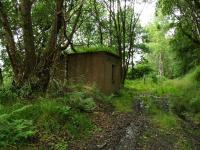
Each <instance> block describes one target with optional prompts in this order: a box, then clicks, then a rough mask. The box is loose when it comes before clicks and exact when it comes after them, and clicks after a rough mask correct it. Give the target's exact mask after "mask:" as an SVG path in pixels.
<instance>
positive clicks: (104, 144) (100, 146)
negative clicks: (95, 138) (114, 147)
mask: <svg viewBox="0 0 200 150" xmlns="http://www.w3.org/2000/svg"><path fill="white" fill-rule="evenodd" d="M106 145H107V143H106V142H105V143H102V144H98V145H97V147H98V148H99V149H102V148H104V147H105V146H106Z"/></svg>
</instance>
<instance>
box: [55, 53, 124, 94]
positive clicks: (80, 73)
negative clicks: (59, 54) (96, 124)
mask: <svg viewBox="0 0 200 150" xmlns="http://www.w3.org/2000/svg"><path fill="white" fill-rule="evenodd" d="M59 61H60V63H57V69H56V70H57V71H56V75H55V76H56V77H57V78H59V79H61V80H63V79H67V80H68V81H70V82H75V83H84V84H90V85H92V84H96V86H97V87H98V88H99V89H100V90H101V91H102V92H104V93H105V94H111V93H113V92H116V91H118V90H119V88H120V86H121V74H120V58H119V57H117V56H115V55H113V54H110V53H106V52H95V53H81V54H70V55H68V56H65V58H64V59H63V58H61V59H60V60H59Z"/></svg>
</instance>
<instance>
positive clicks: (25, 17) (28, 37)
mask: <svg viewBox="0 0 200 150" xmlns="http://www.w3.org/2000/svg"><path fill="white" fill-rule="evenodd" d="M31 7H32V3H31V1H30V0H21V5H20V8H21V9H20V10H21V15H22V22H23V23H22V29H23V40H24V48H25V62H24V63H25V65H24V68H25V69H24V75H23V80H25V81H26V80H27V79H28V78H29V75H31V74H32V72H33V71H34V69H35V65H36V54H35V46H34V37H33V27H32V18H31ZM25 81H23V82H25Z"/></svg>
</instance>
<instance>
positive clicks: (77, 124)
mask: <svg viewBox="0 0 200 150" xmlns="http://www.w3.org/2000/svg"><path fill="white" fill-rule="evenodd" d="M65 128H66V129H67V131H68V133H69V134H70V135H71V136H76V137H82V138H83V137H84V136H88V135H90V133H91V131H92V129H94V125H93V124H92V122H91V120H90V119H89V118H88V117H87V116H85V115H83V114H81V113H75V114H74V115H72V117H70V121H69V122H67V123H66V125H65Z"/></svg>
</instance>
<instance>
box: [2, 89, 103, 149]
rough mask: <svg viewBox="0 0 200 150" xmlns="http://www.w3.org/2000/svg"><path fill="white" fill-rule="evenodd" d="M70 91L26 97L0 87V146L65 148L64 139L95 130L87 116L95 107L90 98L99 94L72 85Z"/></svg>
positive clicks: (65, 142) (93, 90)
mask: <svg viewBox="0 0 200 150" xmlns="http://www.w3.org/2000/svg"><path fill="white" fill-rule="evenodd" d="M68 88H69V87H68ZM70 90H71V92H68V93H66V94H62V96H59V95H58V93H56V94H57V95H56V94H55V93H54V94H53V96H52V95H47V96H45V97H40V98H37V99H33V100H30V99H29V100H27V99H24V98H22V97H20V96H19V95H17V94H16V93H14V92H13V91H11V90H10V89H1V91H0V147H1V148H3V149H10V148H11V149H19V148H20V149H27V148H31V147H33V148H35V147H39V148H44V149H55V150H56V149H59V150H62V149H65V150H66V149H67V147H68V143H67V142H68V141H70V140H78V139H84V138H87V137H89V136H90V135H91V134H92V132H94V131H95V130H96V127H95V125H94V124H93V122H92V120H91V119H90V117H89V114H90V112H92V111H93V110H94V109H95V107H96V104H95V100H94V99H96V98H100V97H101V96H103V95H101V94H100V92H99V91H98V90H96V89H95V88H90V87H82V86H73V87H70ZM51 94H52V93H51ZM55 95H56V96H55Z"/></svg>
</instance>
